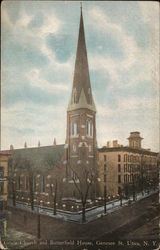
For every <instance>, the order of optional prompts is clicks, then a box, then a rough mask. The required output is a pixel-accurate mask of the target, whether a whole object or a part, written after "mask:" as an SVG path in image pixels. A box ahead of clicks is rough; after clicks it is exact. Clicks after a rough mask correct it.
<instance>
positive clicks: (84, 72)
mask: <svg viewBox="0 0 160 250" xmlns="http://www.w3.org/2000/svg"><path fill="white" fill-rule="evenodd" d="M65 148H66V161H65V164H66V173H68V174H67V176H68V178H71V176H72V172H73V171H72V170H73V169H75V168H77V169H79V170H80V169H81V163H82V161H85V164H87V166H86V167H87V168H90V169H92V168H94V166H95V164H96V163H95V162H96V154H97V149H96V108H95V104H94V100H93V96H92V90H91V83H90V77H89V67H88V59H87V49H86V42H85V32H84V23H83V14H82V8H81V13H80V26H79V36H78V45H77V53H76V60H75V68H74V77H73V86H72V92H71V98H70V101H69V105H68V109H67V130H66V147H65ZM73 190H74V188H73V187H72V189H71V191H73ZM73 195H74V194H73ZM71 196H72V195H71Z"/></svg>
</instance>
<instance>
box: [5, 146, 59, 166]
mask: <svg viewBox="0 0 160 250" xmlns="http://www.w3.org/2000/svg"><path fill="white" fill-rule="evenodd" d="M63 156H64V145H56V146H44V147H35V148H22V149H14V150H13V151H12V155H11V157H10V160H9V162H11V160H14V164H15V165H16V168H18V169H22V170H25V169H26V170H35V171H45V170H49V169H52V168H54V167H55V166H58V165H60V164H62V160H63Z"/></svg>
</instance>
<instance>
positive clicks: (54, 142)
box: [53, 138, 56, 146]
mask: <svg viewBox="0 0 160 250" xmlns="http://www.w3.org/2000/svg"><path fill="white" fill-rule="evenodd" d="M53 146H56V138H54V141H53Z"/></svg>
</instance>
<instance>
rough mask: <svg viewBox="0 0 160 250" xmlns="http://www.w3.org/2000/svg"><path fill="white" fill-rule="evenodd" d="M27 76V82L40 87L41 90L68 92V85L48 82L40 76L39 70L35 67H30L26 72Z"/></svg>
mask: <svg viewBox="0 0 160 250" xmlns="http://www.w3.org/2000/svg"><path fill="white" fill-rule="evenodd" d="M27 78H28V79H29V83H30V84H31V85H33V86H35V87H38V88H40V89H42V90H43V91H48V92H60V93H62V92H66V91H67V92H68V86H67V85H66V84H63V83H58V84H57V83H53V82H52V83H49V82H48V81H47V80H45V79H41V78H40V70H39V69H37V68H35V69H32V70H31V71H30V72H29V73H28V74H27Z"/></svg>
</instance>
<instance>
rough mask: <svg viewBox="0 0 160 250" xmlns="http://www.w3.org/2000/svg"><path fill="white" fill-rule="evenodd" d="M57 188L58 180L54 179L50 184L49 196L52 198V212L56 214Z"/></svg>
mask: <svg viewBox="0 0 160 250" xmlns="http://www.w3.org/2000/svg"><path fill="white" fill-rule="evenodd" d="M57 190H58V181H57V179H55V180H54V184H53V183H52V184H50V192H51V197H52V200H53V214H54V215H56V213H57V205H56V204H57Z"/></svg>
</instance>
